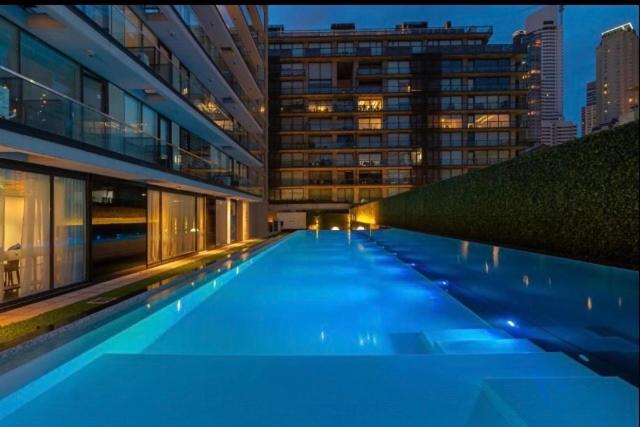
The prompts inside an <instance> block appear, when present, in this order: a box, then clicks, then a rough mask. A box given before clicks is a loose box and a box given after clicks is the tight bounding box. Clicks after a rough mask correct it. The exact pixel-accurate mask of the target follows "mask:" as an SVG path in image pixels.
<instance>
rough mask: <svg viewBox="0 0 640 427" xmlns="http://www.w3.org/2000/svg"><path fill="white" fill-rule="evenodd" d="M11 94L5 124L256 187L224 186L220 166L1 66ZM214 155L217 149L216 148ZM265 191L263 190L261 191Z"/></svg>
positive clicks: (0, 80) (0, 82)
mask: <svg viewBox="0 0 640 427" xmlns="http://www.w3.org/2000/svg"><path fill="white" fill-rule="evenodd" d="M2 86H4V87H6V88H8V89H9V93H10V94H11V97H10V116H9V117H8V118H4V119H0V121H6V122H10V123H12V124H14V125H18V126H23V127H25V128H31V129H36V130H38V131H40V132H42V133H45V134H50V135H52V136H53V137H62V138H64V140H65V141H67V140H68V141H72V142H73V143H74V145H75V146H77V147H78V148H82V149H88V148H89V147H90V149H88V150H87V151H92V152H96V153H98V154H104V155H108V153H115V154H117V155H118V156H117V157H118V158H120V156H123V160H126V159H128V161H132V160H133V161H134V163H140V164H143V165H145V166H148V167H151V168H155V169H162V170H166V171H174V172H179V173H180V174H182V175H184V176H186V177H189V178H195V179H197V180H200V181H203V182H205V183H207V184H212V185H223V186H226V187H229V188H234V189H239V190H241V191H245V188H250V187H251V188H253V185H246V186H245V185H244V184H242V183H240V182H233V181H230V182H229V183H228V185H227V184H223V183H220V182H219V179H218V177H217V175H218V174H219V173H220V169H221V167H220V165H217V164H215V163H214V162H212V161H211V160H207V159H204V158H202V157H200V156H198V155H197V154H194V153H191V152H189V151H186V150H183V149H181V148H179V147H178V146H174V145H171V144H168V143H166V142H165V141H163V140H161V139H159V138H158V137H156V136H154V135H150V134H148V133H146V132H145V131H144V130H143V129H142V127H140V126H133V125H129V124H126V123H123V122H120V121H118V120H116V119H115V118H113V117H111V116H109V115H107V114H105V113H103V112H101V111H98V110H96V109H94V108H91V107H89V106H87V105H85V104H82V103H80V102H78V101H76V100H74V99H72V98H70V97H68V96H66V95H64V94H61V93H59V92H57V91H55V90H53V89H51V88H48V87H47V86H45V85H42V84H40V83H38V82H36V81H34V80H32V79H29V78H27V77H25V76H23V75H21V74H19V73H16V72H15V71H13V70H10V69H8V68H6V67H3V66H0V87H2ZM210 148H211V149H213V146H210ZM260 191H261V190H260Z"/></svg>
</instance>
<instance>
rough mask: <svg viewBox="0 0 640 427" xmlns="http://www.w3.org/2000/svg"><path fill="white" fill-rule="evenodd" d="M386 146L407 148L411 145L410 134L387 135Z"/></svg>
mask: <svg viewBox="0 0 640 427" xmlns="http://www.w3.org/2000/svg"><path fill="white" fill-rule="evenodd" d="M387 145H388V146H389V147H409V146H410V145H411V134H408V133H389V134H387Z"/></svg>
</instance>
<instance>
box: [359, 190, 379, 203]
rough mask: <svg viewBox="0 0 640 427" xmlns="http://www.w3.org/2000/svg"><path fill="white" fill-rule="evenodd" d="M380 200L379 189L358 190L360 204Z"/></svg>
mask: <svg viewBox="0 0 640 427" xmlns="http://www.w3.org/2000/svg"><path fill="white" fill-rule="evenodd" d="M381 198H382V190H381V189H380V188H360V189H359V190H358V199H359V202H360V203H366V202H370V201H372V200H378V199H381Z"/></svg>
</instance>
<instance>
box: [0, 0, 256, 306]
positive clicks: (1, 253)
mask: <svg viewBox="0 0 640 427" xmlns="http://www.w3.org/2000/svg"><path fill="white" fill-rule="evenodd" d="M267 20H268V16H267V8H266V6H253V5H250V6H245V5H239V6H237V5H224V6H216V5H206V6H205V5H194V6H186V5H177V6H170V5H131V6H122V5H31V4H30V5H2V6H0V261H1V262H0V270H1V271H0V277H2V278H3V287H2V290H1V293H0V307H1V306H7V305H9V304H15V303H16V302H23V301H25V300H27V299H33V298H36V297H42V296H46V295H52V294H54V293H59V292H63V291H65V290H69V289H72V288H75V287H78V286H84V285H87V284H90V283H93V282H96V281H99V280H102V279H105V278H107V277H111V276H114V275H119V274H123V273H124V272H129V271H134V270H137V269H143V268H147V267H149V266H152V265H157V264H160V263H164V262H166V261H169V260H174V259H176V258H178V257H183V256H187V255H189V254H193V253H196V252H198V251H203V250H206V249H209V248H212V247H215V246H218V245H223V244H227V243H229V242H233V241H239V240H243V239H247V238H250V237H255V236H261V235H264V234H266V233H267V222H266V215H267V204H266V200H265V196H266V176H265V174H266V159H267V146H266V135H267V123H266V112H265V111H266V94H267V81H266V69H267V67H266V64H267V56H266V55H267V44H266V43H267V32H266V30H267Z"/></svg>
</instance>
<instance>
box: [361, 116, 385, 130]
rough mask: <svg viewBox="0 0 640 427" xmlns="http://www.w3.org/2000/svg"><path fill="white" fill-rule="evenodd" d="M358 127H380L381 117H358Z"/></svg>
mask: <svg viewBox="0 0 640 427" xmlns="http://www.w3.org/2000/svg"><path fill="white" fill-rule="evenodd" d="M358 129H365V130H366V129H382V118H380V117H365V118H360V119H358Z"/></svg>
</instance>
